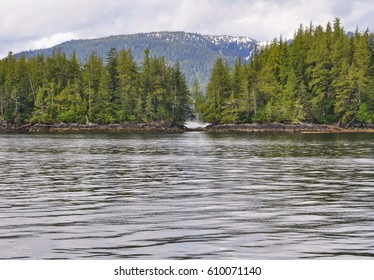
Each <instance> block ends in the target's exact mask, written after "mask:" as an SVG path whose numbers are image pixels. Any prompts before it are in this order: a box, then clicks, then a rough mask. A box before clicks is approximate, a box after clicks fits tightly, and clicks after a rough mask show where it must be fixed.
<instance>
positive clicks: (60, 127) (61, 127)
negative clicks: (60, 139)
mask: <svg viewBox="0 0 374 280" xmlns="http://www.w3.org/2000/svg"><path fill="white" fill-rule="evenodd" d="M183 131H185V129H184V128H179V127H176V126H172V125H168V124H164V123H136V124H133V123H124V124H71V123H61V124H40V123H37V124H24V125H19V126H16V125H12V124H7V125H0V132H8V133H126V132H183Z"/></svg>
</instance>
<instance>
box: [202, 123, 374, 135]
mask: <svg viewBox="0 0 374 280" xmlns="http://www.w3.org/2000/svg"><path fill="white" fill-rule="evenodd" d="M204 131H209V132H235V131H238V132H240V131H242V132H298V133H339V132H343V133H344V132H371V133H373V132H374V124H367V125H362V124H360V125H358V124H356V125H351V126H349V127H344V126H339V125H322V124H308V123H298V124H282V123H266V124H259V123H250V124H221V125H208V126H207V127H205V128H204Z"/></svg>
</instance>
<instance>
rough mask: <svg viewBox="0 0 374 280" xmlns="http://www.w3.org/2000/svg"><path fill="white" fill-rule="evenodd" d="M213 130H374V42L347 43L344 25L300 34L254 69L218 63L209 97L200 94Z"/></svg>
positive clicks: (351, 39)
mask: <svg viewBox="0 0 374 280" xmlns="http://www.w3.org/2000/svg"><path fill="white" fill-rule="evenodd" d="M192 94H193V96H194V97H195V107H196V109H197V112H198V114H199V117H200V119H201V120H203V121H206V122H210V123H215V124H219V123H248V122H284V123H294V122H309V123H321V124H331V123H340V124H350V123H373V122H374V36H373V34H372V33H370V32H369V30H367V31H365V32H359V31H358V29H357V30H356V32H355V33H354V34H352V35H351V36H347V34H346V32H345V30H344V28H343V27H342V25H341V22H340V20H339V19H335V21H334V22H333V24H331V23H328V24H327V26H326V28H323V27H322V26H313V24H310V26H308V27H303V26H300V28H299V29H298V30H297V32H296V34H295V36H294V38H293V40H292V42H291V43H290V42H287V41H285V40H283V39H282V37H281V38H279V39H274V40H273V41H272V42H271V43H270V44H268V45H267V46H265V47H264V48H262V49H261V50H258V49H257V50H255V52H254V53H253V54H252V60H251V62H250V63H249V64H248V65H245V64H242V63H241V62H240V61H237V63H236V64H235V66H234V67H233V68H230V67H229V66H228V64H227V63H226V62H225V61H223V60H222V59H217V61H216V63H215V65H214V67H213V70H212V74H211V77H210V80H209V83H208V86H207V88H206V91H205V93H203V91H202V90H201V89H200V87H199V84H198V82H197V81H195V83H194V86H193V88H192Z"/></svg>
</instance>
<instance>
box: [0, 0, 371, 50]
mask: <svg viewBox="0 0 374 280" xmlns="http://www.w3.org/2000/svg"><path fill="white" fill-rule="evenodd" d="M373 13H374V1H372V0H353V1H349V0H330V1H326V0H314V1H307V0H300V1H298V0H263V1H261V0H137V1H133V0H116V1H107V0H90V1H85V0H54V1H48V0H28V1H23V0H2V1H1V4H0V55H1V56H4V55H5V54H6V53H7V52H8V51H10V50H12V51H15V52H18V51H21V50H28V49H33V48H42V47H49V46H52V45H54V44H56V43H59V42H61V41H65V40H69V39H73V38H93V37H102V36H109V35H114V34H129V33H138V32H149V31H160V30H172V31H175V30H179V31H190V32H199V33H205V34H228V35H244V36H250V37H252V38H254V39H258V40H271V39H273V38H274V37H278V36H279V35H280V34H282V35H283V36H284V37H287V38H290V37H292V35H293V33H294V31H295V30H296V29H297V28H298V27H299V25H300V23H303V24H304V25H307V24H309V22H310V21H313V23H315V24H322V25H325V24H326V23H327V21H333V20H334V18H335V17H340V18H341V20H342V23H343V25H344V26H345V28H346V29H347V30H354V29H355V27H356V26H357V25H358V26H359V27H360V28H361V29H366V28H367V27H369V28H370V29H373V27H374V24H373V17H372V14H373Z"/></svg>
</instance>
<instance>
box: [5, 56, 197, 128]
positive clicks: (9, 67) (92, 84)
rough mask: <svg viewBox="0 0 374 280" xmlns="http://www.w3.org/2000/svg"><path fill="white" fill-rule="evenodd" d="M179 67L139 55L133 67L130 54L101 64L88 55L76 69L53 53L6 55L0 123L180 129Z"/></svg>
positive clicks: (182, 93) (182, 90)
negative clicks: (147, 124)
mask: <svg viewBox="0 0 374 280" xmlns="http://www.w3.org/2000/svg"><path fill="white" fill-rule="evenodd" d="M189 102H190V98H189V89H188V87H187V83H186V80H185V77H184V75H183V73H182V72H181V70H180V66H179V64H178V63H176V64H175V65H174V66H173V67H169V66H167V65H166V63H165V60H164V59H163V58H156V57H152V56H150V54H149V51H148V50H146V51H145V55H144V61H143V63H142V65H141V66H139V65H137V64H136V63H135V62H134V60H133V58H132V54H131V51H125V50H121V51H119V52H118V51H117V50H116V49H111V50H110V51H109V52H108V55H107V59H106V63H104V62H103V60H102V59H101V58H100V57H98V56H97V55H95V54H94V53H92V54H91V55H90V57H89V58H88V60H87V62H86V63H85V64H84V65H83V67H81V66H80V64H79V62H78V59H77V57H76V55H75V54H74V53H73V54H72V55H71V56H70V58H67V57H66V55H65V54H63V53H62V52H61V51H58V50H56V51H55V52H54V53H53V54H52V55H51V56H49V57H47V58H45V57H44V56H43V55H40V56H38V57H35V58H30V59H29V60H27V61H26V59H25V57H24V56H21V57H20V58H19V59H16V58H15V57H14V55H13V54H12V53H9V55H8V56H7V57H6V58H5V59H3V60H1V61H0V119H1V120H3V121H6V122H8V123H13V124H24V123H29V122H31V123H45V124H56V123H61V122H66V123H86V122H94V123H98V124H108V123H123V122H133V123H135V122H163V123H166V124H168V125H172V126H179V125H182V124H183V123H184V121H185V120H186V118H187V117H189V115H190V112H191V106H190V105H189V104H190V103H189Z"/></svg>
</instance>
